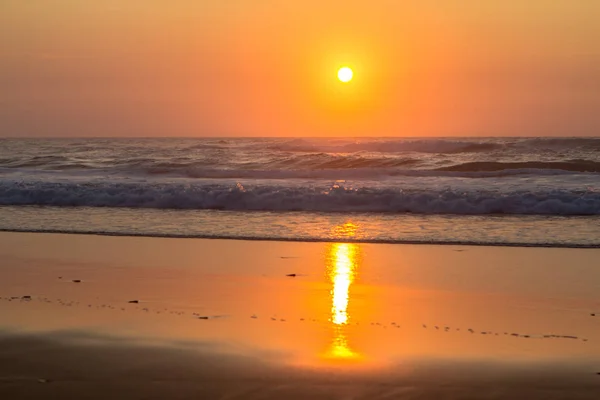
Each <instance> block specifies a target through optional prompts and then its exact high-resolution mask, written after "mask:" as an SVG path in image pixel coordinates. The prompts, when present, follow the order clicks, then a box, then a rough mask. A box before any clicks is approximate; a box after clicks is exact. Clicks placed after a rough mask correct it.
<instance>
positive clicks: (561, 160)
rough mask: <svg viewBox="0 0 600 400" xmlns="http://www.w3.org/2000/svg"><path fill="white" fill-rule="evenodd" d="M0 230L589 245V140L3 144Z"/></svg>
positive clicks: (595, 165) (594, 169)
mask: <svg viewBox="0 0 600 400" xmlns="http://www.w3.org/2000/svg"><path fill="white" fill-rule="evenodd" d="M348 227H351V228H348ZM0 230H5V231H44V232H65V233H90V234H113V235H140V236H167V237H170V236H173V237H205V238H211V237H215V238H217V237H218V238H244V239H264V240H310V241H329V240H345V241H365V242H385V243H444V244H486V245H514V246H565V247H600V138H455V139H449V138H445V139H390V138H385V139H383V138H382V139H372V138H369V139H350V138H349V139H305V138H302V139H301V138H295V139H289V138H277V139H266V138H261V139H222V138H215V139H167V138H165V139H51V140H40V139H37V140H33V139H29V140H22V139H3V140H0Z"/></svg>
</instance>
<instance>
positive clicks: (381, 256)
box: [0, 233, 600, 399]
mask: <svg viewBox="0 0 600 400" xmlns="http://www.w3.org/2000/svg"><path fill="white" fill-rule="evenodd" d="M0 259H1V260H2V262H1V264H0V315H1V316H2V318H1V319H0V332H1V333H0V397H2V398H4V397H6V398H106V397H108V396H110V397H116V398H124V399H125V398H127V399H132V398H133V399H135V398H207V399H208V398H210V399H213V398H214V399H279V398H290V399H295V398H298V399H306V398H314V399H379V398H381V399H383V398H385V399H389V398H407V399H413V398H416V399H445V398H448V399H464V398H473V399H478V398H486V399H487V398H490V399H496V398H498V399H499V398H510V399H515V398H527V399H532V398H533V399H537V398H539V399H580V398H581V399H588V398H589V399H596V398H598V393H600V375H597V373H598V372H600V294H599V293H600V268H598V266H597V265H598V264H597V260H598V259H600V251H598V250H577V249H535V248H485V247H455V246H426V245H423V246H410V245H375V244H368V245H360V244H344V243H276V242H245V241H227V240H197V239H189V240H188V239H157V238H124V237H119V238H116V237H90V236H77V235H53V234H28V233H0ZM289 275H291V276H289ZM75 281H80V282H75ZM592 314H596V315H597V316H592Z"/></svg>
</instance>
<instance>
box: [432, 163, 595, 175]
mask: <svg viewBox="0 0 600 400" xmlns="http://www.w3.org/2000/svg"><path fill="white" fill-rule="evenodd" d="M437 170H438V171H451V172H493V171H511V170H559V171H569V172H600V162H597V161H589V160H569V161H525V162H490V161H474V162H466V163H462V164H457V165H452V166H449V167H442V168H438V169H437Z"/></svg>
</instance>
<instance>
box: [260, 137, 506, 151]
mask: <svg viewBox="0 0 600 400" xmlns="http://www.w3.org/2000/svg"><path fill="white" fill-rule="evenodd" d="M504 146H505V145H504V144H503V143H493V142H487V141H464V140H447V139H426V140H412V139H401V140H398V139H396V140H373V141H356V142H352V143H339V144H325V143H316V142H313V141H309V140H304V139H293V140H290V141H288V142H285V143H278V144H274V145H271V146H269V149H271V150H277V151H287V152H304V153H308V152H324V153H356V152H371V153H373V152H376V153H405V152H415V153H448V154H455V153H476V152H490V151H494V150H499V149H502V148H503V147H504Z"/></svg>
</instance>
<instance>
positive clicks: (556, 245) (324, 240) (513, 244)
mask: <svg viewBox="0 0 600 400" xmlns="http://www.w3.org/2000/svg"><path fill="white" fill-rule="evenodd" d="M0 232H1V233H32V234H55V235H82V236H105V237H129V238H155V239H199V240H234V241H252V242H290V243H354V244H382V245H417V246H420V245H430V246H473V247H507V248H540V249H579V250H594V249H600V244H590V245H587V244H560V243H516V242H500V243H493V242H469V241H439V242H432V241H419V240H402V241H400V240H386V239H351V238H343V239H341V238H332V239H328V238H322V239H310V238H308V239H307V238H268V237H253V236H225V235H224V236H215V235H213V236H211V235H185V234H182V235H178V234H158V233H157V234H148V233H133V232H131V233H124V232H85V231H66V230H58V229H57V230H53V229H3V228H0Z"/></svg>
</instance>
